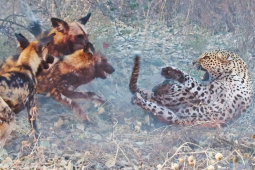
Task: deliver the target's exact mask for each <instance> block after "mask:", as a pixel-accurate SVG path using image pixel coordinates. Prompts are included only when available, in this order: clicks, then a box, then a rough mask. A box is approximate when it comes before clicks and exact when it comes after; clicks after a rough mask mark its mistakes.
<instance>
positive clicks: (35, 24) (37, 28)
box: [20, 0, 42, 39]
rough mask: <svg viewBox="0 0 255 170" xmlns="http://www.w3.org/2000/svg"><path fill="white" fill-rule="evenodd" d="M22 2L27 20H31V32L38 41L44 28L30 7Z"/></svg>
mask: <svg viewBox="0 0 255 170" xmlns="http://www.w3.org/2000/svg"><path fill="white" fill-rule="evenodd" d="M20 2H21V4H22V6H23V9H24V11H25V13H26V16H27V18H28V19H29V31H30V32H31V33H32V34H33V35H34V36H35V38H36V39H38V37H39V36H40V35H41V34H42V27H41V25H40V23H39V21H38V20H37V19H36V17H35V15H34V13H33V12H32V10H31V8H30V7H29V5H28V4H26V3H25V2H24V1H22V0H20Z"/></svg>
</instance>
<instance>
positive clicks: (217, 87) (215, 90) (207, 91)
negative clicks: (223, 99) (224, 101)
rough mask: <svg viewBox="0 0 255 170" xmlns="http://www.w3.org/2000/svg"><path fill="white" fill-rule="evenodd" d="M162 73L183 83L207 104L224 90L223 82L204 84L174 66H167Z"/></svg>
mask: <svg viewBox="0 0 255 170" xmlns="http://www.w3.org/2000/svg"><path fill="white" fill-rule="evenodd" d="M162 75H163V76H165V77H166V78H172V79H174V80H177V81H179V82H180V83H182V84H183V85H184V86H185V87H186V88H187V89H188V90H189V92H190V93H192V94H194V95H195V97H196V98H197V99H199V100H201V101H203V102H204V103H206V104H212V103H214V101H215V100H216V99H217V97H218V96H219V95H220V94H221V93H222V92H223V90H224V87H225V86H223V84H221V83H218V82H214V84H213V85H212V84H208V85H206V86H203V85H202V84H200V83H199V82H197V81H196V80H195V79H194V78H193V77H191V76H190V75H188V74H186V73H184V72H182V71H180V70H178V69H177V68H173V67H165V68H163V69H162Z"/></svg>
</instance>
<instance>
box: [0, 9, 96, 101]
mask: <svg viewBox="0 0 255 170" xmlns="http://www.w3.org/2000/svg"><path fill="white" fill-rule="evenodd" d="M90 15H91V14H90V13H89V14H88V15H87V16H85V17H83V18H81V19H79V20H78V21H77V22H72V23H67V22H65V21H63V20H60V19H57V18H51V22H52V26H53V27H54V28H53V29H52V30H51V31H46V32H44V33H42V32H41V30H42V29H41V27H40V25H38V22H36V23H33V24H31V25H34V26H33V27H32V28H31V33H33V34H34V35H35V37H37V39H41V37H43V36H46V35H47V34H51V33H55V34H56V35H55V36H54V39H53V41H52V42H51V43H50V44H49V46H48V49H49V54H51V55H52V56H54V57H59V58H60V60H59V63H60V62H61V61H62V59H61V58H62V56H63V55H69V54H71V53H73V52H75V51H77V50H80V49H83V47H84V46H85V45H86V44H87V43H88V42H89V41H88V34H87V33H86V32H85V24H86V23H87V21H88V20H89V18H90ZM21 48H24V47H22V46H21ZM17 59H18V56H12V57H9V58H7V60H6V61H5V62H4V64H2V66H1V69H0V73H4V72H7V71H8V70H9V69H10V67H11V66H13V65H15V64H16V60H17ZM69 60H75V57H70V58H69ZM55 61H58V60H55ZM69 62H70V63H75V62H76V61H69ZM84 63H85V61H82V62H81V63H80V64H84ZM60 65H61V64H60ZM53 67H55V66H53ZM82 68H83V67H76V68H75V69H76V71H78V72H80V73H83V70H82ZM79 69H81V70H79ZM52 70H58V69H57V68H52V69H51V71H50V72H49V71H45V72H44V76H46V75H47V74H49V75H47V78H48V79H51V77H50V76H53V75H54V74H53V73H52ZM62 70H65V69H64V68H63V69H62ZM66 71H67V72H68V71H70V70H68V69H67V70H66ZM56 74H58V76H60V73H56ZM61 74H63V73H61ZM44 76H43V77H44ZM79 76H80V77H79V79H82V78H83V75H82V74H81V75H79ZM43 77H42V76H40V75H39V79H41V80H42V79H43ZM52 78H53V77H52ZM70 78H72V77H69V76H63V77H61V79H62V81H66V82H68V81H69V79H70ZM81 81H82V80H81ZM81 84H86V81H85V83H81ZM39 85H40V86H43V82H42V84H40V83H39ZM47 86H49V85H48V84H47ZM58 86H61V84H60V83H59V84H58ZM63 86H64V84H63ZM77 87H78V86H77ZM77 87H76V88H77ZM48 88H49V87H48ZM52 88H54V87H52ZM65 88H66V87H60V89H65ZM40 89H41V88H40ZM38 92H39V93H40V92H41V91H38ZM89 94H90V95H92V96H93V95H94V94H92V93H89ZM58 95H60V94H58Z"/></svg>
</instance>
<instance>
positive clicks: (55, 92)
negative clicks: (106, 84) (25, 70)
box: [37, 43, 114, 120]
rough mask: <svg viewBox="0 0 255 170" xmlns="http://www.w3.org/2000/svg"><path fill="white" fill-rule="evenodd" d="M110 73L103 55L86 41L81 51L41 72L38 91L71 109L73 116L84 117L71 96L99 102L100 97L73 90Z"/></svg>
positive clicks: (111, 71) (63, 58)
mask: <svg viewBox="0 0 255 170" xmlns="http://www.w3.org/2000/svg"><path fill="white" fill-rule="evenodd" d="M113 72H114V68H113V67H112V66H111V65H110V64H109V63H108V62H107V60H106V58H105V57H104V56H103V55H102V54H100V53H95V52H94V47H93V46H92V44H90V43H88V44H87V45H86V46H85V47H84V49H83V50H78V51H76V52H74V53H73V54H71V55H67V56H63V57H61V58H59V61H57V62H56V64H55V65H54V67H52V68H51V69H49V70H46V71H44V72H43V73H42V74H40V76H39V77H38V87H37V92H38V93H44V94H46V93H48V94H49V95H50V96H51V97H52V98H53V99H55V100H56V101H58V102H60V103H62V104H64V105H67V106H68V107H70V108H71V109H73V111H74V113H75V115H76V116H78V117H79V118H81V119H84V120H86V119H87V117H86V115H85V114H83V111H82V110H81V108H80V107H79V106H78V104H77V103H75V102H74V101H73V100H72V99H78V98H83V99H90V100H94V101H98V102H102V100H101V99H100V97H98V96H97V95H96V94H95V93H92V92H87V93H82V92H75V91H74V90H75V89H76V88H77V87H78V86H80V85H82V84H87V83H89V82H90V81H92V80H93V79H95V78H102V79H105V78H106V73H108V74H111V73H113Z"/></svg>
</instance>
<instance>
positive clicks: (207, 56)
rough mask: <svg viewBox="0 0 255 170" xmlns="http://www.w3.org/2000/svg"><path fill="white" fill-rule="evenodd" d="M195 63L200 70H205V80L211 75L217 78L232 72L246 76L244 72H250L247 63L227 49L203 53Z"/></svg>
mask: <svg viewBox="0 0 255 170" xmlns="http://www.w3.org/2000/svg"><path fill="white" fill-rule="evenodd" d="M193 64H194V65H195V67H196V68H197V69H198V70H203V71H205V74H204V79H203V80H207V79H208V78H209V77H210V76H211V77H212V78H213V79H215V78H217V77H219V76H222V75H223V76H224V75H230V74H232V73H234V74H237V75H239V76H240V77H243V76H245V75H244V72H245V73H246V72H247V73H248V70H247V65H246V64H245V62H244V61H243V60H242V58H241V57H239V56H238V55H237V54H235V53H232V52H229V51H226V50H213V51H210V52H206V53H203V54H202V55H201V56H200V57H198V59H197V60H195V61H194V62H193Z"/></svg>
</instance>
